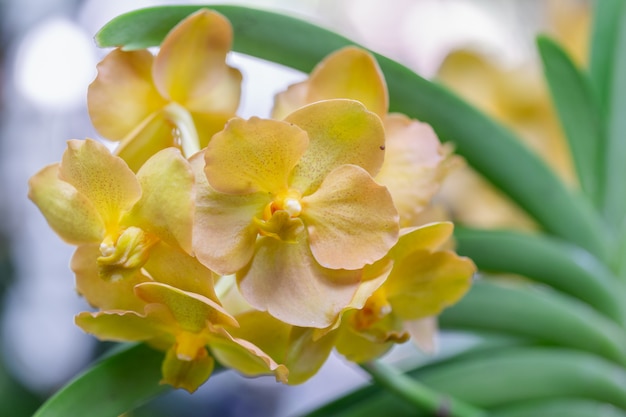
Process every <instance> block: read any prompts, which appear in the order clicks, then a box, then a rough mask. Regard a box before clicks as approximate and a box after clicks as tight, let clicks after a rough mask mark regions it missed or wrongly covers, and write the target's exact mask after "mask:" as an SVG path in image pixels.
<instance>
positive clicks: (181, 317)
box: [75, 282, 288, 392]
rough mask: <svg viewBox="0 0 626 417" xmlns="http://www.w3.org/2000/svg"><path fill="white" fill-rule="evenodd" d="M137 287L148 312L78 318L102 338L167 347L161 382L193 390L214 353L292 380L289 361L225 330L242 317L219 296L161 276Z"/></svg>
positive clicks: (236, 365)
mask: <svg viewBox="0 0 626 417" xmlns="http://www.w3.org/2000/svg"><path fill="white" fill-rule="evenodd" d="M135 293H136V294H137V296H138V297H139V298H141V299H142V300H143V301H145V303H146V306H145V309H144V312H143V313H137V312H134V311H120V310H109V311H100V312H97V313H89V312H84V313H80V314H79V315H77V316H76V319H75V321H76V324H77V325H78V326H80V327H81V328H82V329H83V330H85V331H86V332H88V333H91V334H94V335H95V336H96V337H98V338H100V339H102V340H111V341H142V342H143V341H145V342H148V343H149V344H151V345H152V346H154V347H156V348H158V349H161V350H165V351H166V352H167V353H166V356H165V359H164V361H163V365H162V368H161V369H162V375H163V380H162V382H163V383H167V384H170V385H172V386H174V387H176V388H184V389H186V390H187V391H189V392H193V391H195V390H196V389H197V388H198V387H199V386H200V385H201V384H202V383H204V382H205V381H206V380H207V379H208V378H209V376H210V375H211V373H212V371H213V367H214V364H215V361H214V359H213V357H215V358H216V359H218V360H219V361H220V363H221V364H223V365H225V366H228V367H230V368H233V369H237V370H238V371H240V372H242V373H243V374H245V375H248V376H255V375H263V374H274V375H275V376H276V380H277V381H280V382H284V383H286V382H287V376H288V371H287V368H286V367H285V366H284V365H279V364H277V363H276V362H274V360H272V359H271V358H270V357H269V356H268V355H267V354H265V353H264V352H263V351H261V350H260V349H259V348H258V347H256V346H255V345H253V344H252V343H250V342H248V341H246V340H243V339H239V338H236V337H233V336H232V335H231V334H230V333H229V332H228V331H227V330H226V327H228V326H230V327H233V328H236V327H238V323H237V320H235V318H234V317H232V316H231V315H230V314H228V313H227V312H226V310H224V309H223V308H222V307H221V306H220V305H219V304H218V303H216V302H215V301H213V300H211V299H209V298H207V297H204V296H202V295H199V294H196V293H192V292H187V291H183V290H180V289H178V288H175V287H172V286H170V285H167V284H162V283H157V282H145V283H141V284H138V285H136V286H135ZM207 348H208V350H207Z"/></svg>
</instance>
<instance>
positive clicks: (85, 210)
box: [28, 164, 104, 245]
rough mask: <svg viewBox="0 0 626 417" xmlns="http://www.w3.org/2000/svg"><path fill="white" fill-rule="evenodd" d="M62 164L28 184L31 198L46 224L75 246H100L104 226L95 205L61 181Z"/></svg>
mask: <svg viewBox="0 0 626 417" xmlns="http://www.w3.org/2000/svg"><path fill="white" fill-rule="evenodd" d="M58 174H59V164H54V165H49V166H47V167H45V168H44V169H42V170H41V171H39V172H38V173H37V174H35V175H34V176H33V177H31V178H30V180H29V181H28V185H29V190H28V198H30V199H31V200H32V201H33V202H34V203H35V204H36V205H37V207H39V210H41V212H42V214H43V215H44V217H45V218H46V221H47V222H48V224H49V225H50V227H51V228H52V230H54V231H55V232H56V233H57V234H58V235H59V236H60V237H61V238H62V239H63V240H64V241H66V242H67V243H70V244H72V245H80V244H85V243H99V242H100V241H101V240H102V238H103V236H104V223H103V220H102V218H101V217H100V214H99V213H98V211H97V210H96V208H95V207H94V205H93V204H92V203H91V201H89V200H88V199H87V197H86V196H84V195H82V194H81V193H79V192H78V191H77V190H76V188H74V187H73V186H72V185H70V184H68V183H67V182H65V181H62V180H60V179H59V176H58Z"/></svg>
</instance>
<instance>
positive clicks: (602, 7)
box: [589, 0, 625, 109]
mask: <svg viewBox="0 0 626 417" xmlns="http://www.w3.org/2000/svg"><path fill="white" fill-rule="evenodd" d="M624 4H625V2H624V0H596V1H594V2H593V27H592V34H591V47H590V56H589V75H590V78H591V82H592V84H593V85H594V87H595V88H594V90H595V91H596V94H597V97H598V99H599V103H600V106H601V108H602V109H606V107H607V106H608V101H609V97H610V92H611V80H612V79H613V65H614V63H613V61H614V58H615V51H616V44H617V38H618V32H619V30H620V29H619V26H620V16H621V15H622V13H623V11H624Z"/></svg>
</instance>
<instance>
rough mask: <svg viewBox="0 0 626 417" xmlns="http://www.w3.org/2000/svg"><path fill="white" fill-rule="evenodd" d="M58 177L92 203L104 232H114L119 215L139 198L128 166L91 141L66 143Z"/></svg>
mask: <svg viewBox="0 0 626 417" xmlns="http://www.w3.org/2000/svg"><path fill="white" fill-rule="evenodd" d="M67 145H68V146H67V150H66V151H65V153H64V154H63V159H62V162H61V165H60V168H59V177H60V179H62V180H63V181H67V182H68V183H70V184H71V185H73V186H74V187H75V188H76V189H77V190H78V192H79V193H81V194H83V195H84V196H85V197H86V198H87V199H89V201H90V202H91V203H92V204H93V206H94V207H95V209H96V210H97V211H98V213H99V214H100V216H101V217H102V220H103V221H104V225H105V229H106V230H107V232H113V231H117V230H118V227H119V222H120V219H121V217H122V215H123V214H124V213H125V212H127V211H129V210H130V209H131V208H132V206H133V205H134V204H135V203H136V202H137V201H138V200H139V198H140V197H141V186H140V185H139V181H137V178H136V177H135V174H134V173H133V171H131V170H130V168H128V165H126V163H125V162H124V161H123V160H122V159H121V158H118V157H116V156H113V155H111V153H110V152H109V151H108V149H107V148H106V147H105V146H104V145H102V144H100V143H98V142H96V141H94V140H91V139H87V140H70V141H68V142H67Z"/></svg>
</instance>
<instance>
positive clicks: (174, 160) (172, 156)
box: [127, 148, 195, 254]
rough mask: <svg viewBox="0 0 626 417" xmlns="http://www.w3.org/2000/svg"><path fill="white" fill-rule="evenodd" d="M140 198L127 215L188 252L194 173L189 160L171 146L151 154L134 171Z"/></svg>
mask: <svg viewBox="0 0 626 417" xmlns="http://www.w3.org/2000/svg"><path fill="white" fill-rule="evenodd" d="M137 179H138V180H139V183H140V184H141V189H142V195H141V199H140V200H139V201H138V202H137V203H136V204H135V206H134V207H133V210H132V211H131V212H130V213H129V215H128V217H127V219H128V221H129V222H131V223H132V225H134V226H137V227H141V228H142V229H143V230H145V231H147V232H150V233H153V234H155V235H156V236H158V237H159V238H161V239H163V240H164V241H165V242H167V243H168V244H170V245H178V246H180V247H181V248H182V249H183V250H184V251H186V252H187V253H190V254H191V253H192V248H191V230H192V222H193V211H194V209H193V202H194V197H195V196H194V192H193V187H194V174H193V172H192V170H191V166H190V165H189V162H187V160H186V159H185V158H183V157H182V155H181V154H180V151H179V150H177V149H175V148H168V149H164V150H162V151H160V152H158V153H157V154H155V155H154V156H152V157H151V158H150V159H149V160H148V161H147V162H146V163H145V164H144V165H143V166H142V167H141V169H140V170H139V172H137Z"/></svg>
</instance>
